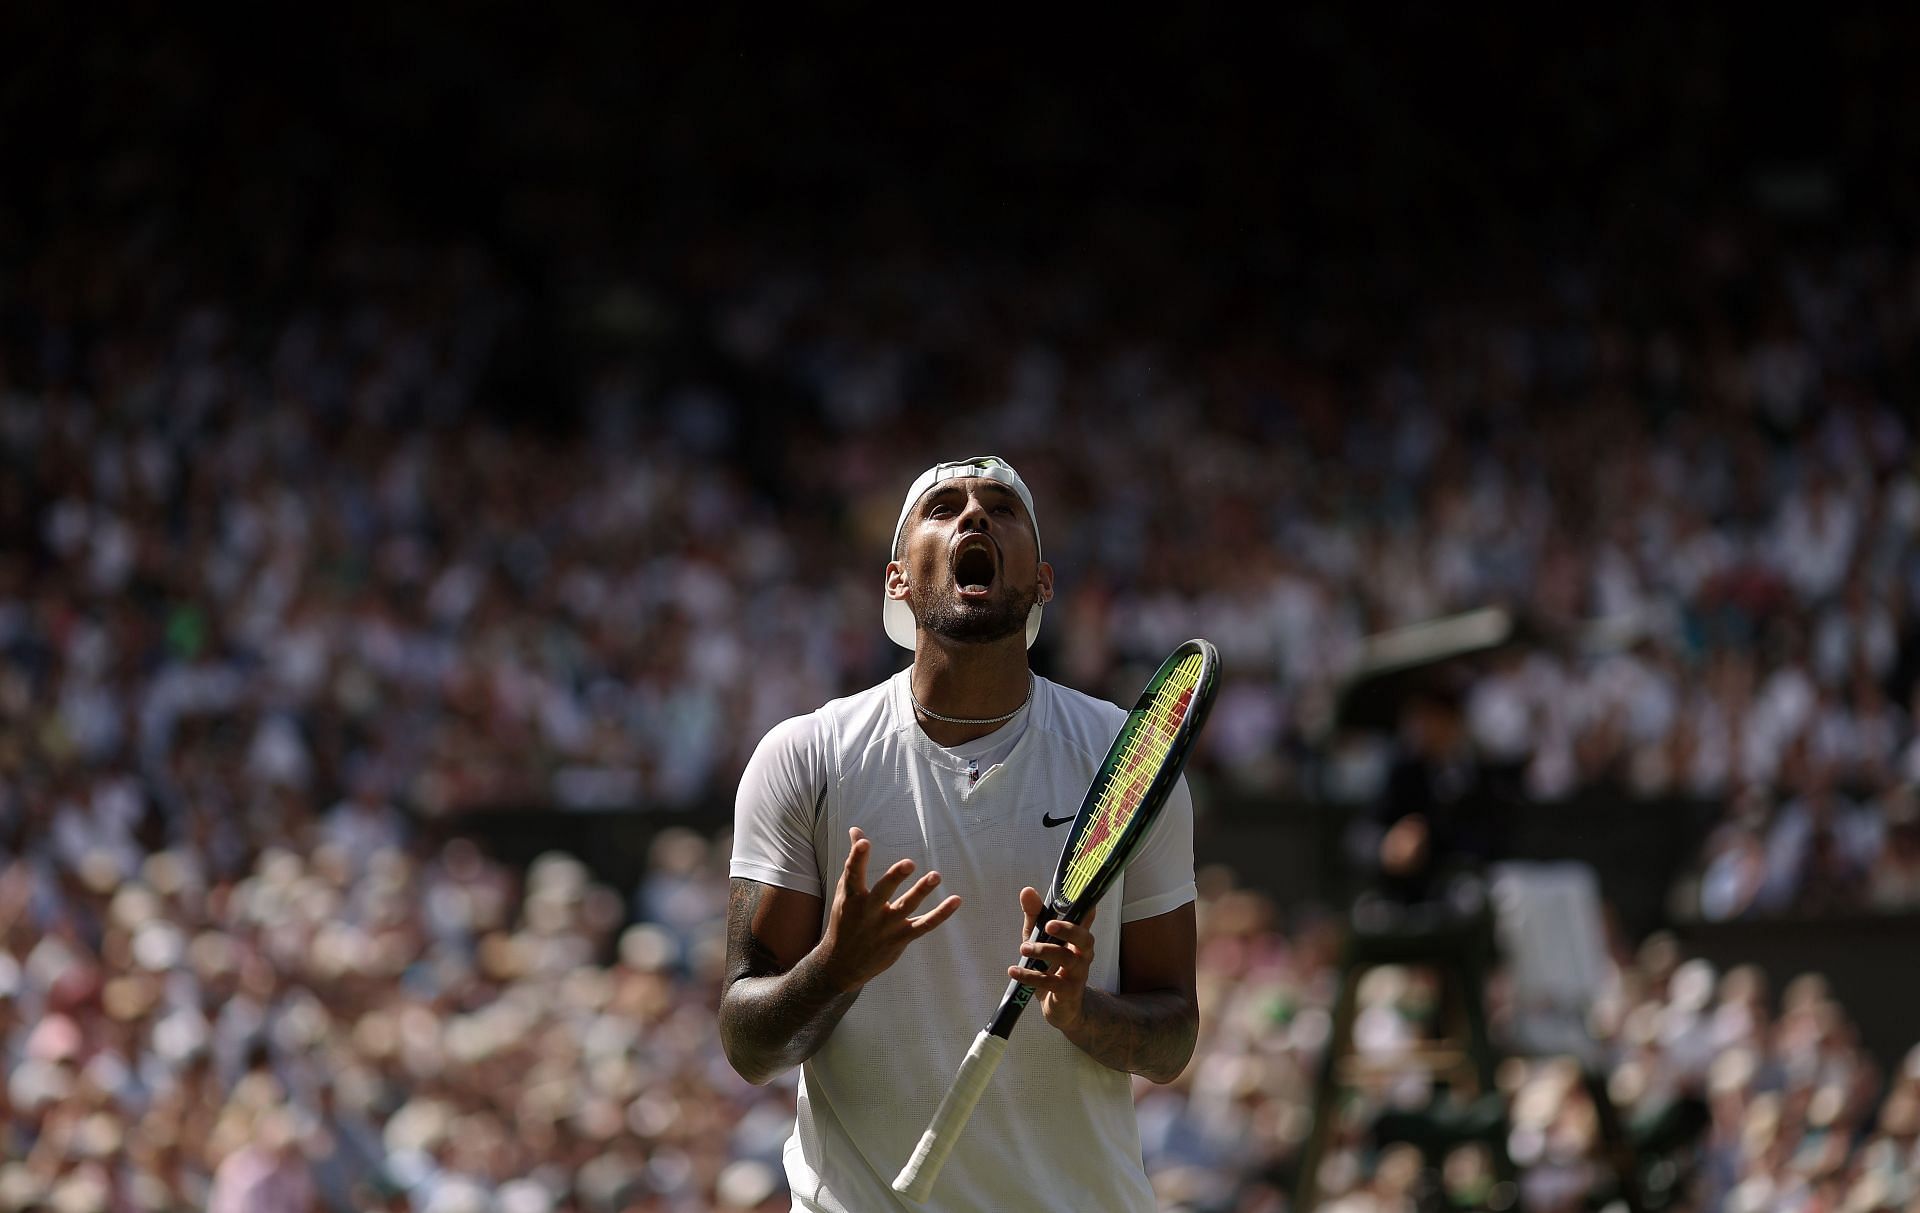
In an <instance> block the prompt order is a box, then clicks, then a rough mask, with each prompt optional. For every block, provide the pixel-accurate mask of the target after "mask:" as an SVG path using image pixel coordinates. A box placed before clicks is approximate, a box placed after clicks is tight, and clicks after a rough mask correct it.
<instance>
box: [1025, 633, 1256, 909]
mask: <svg viewBox="0 0 1920 1213" xmlns="http://www.w3.org/2000/svg"><path fill="white" fill-rule="evenodd" d="M1219 685H1220V654H1219V652H1218V651H1217V650H1216V649H1215V648H1214V647H1213V645H1212V644H1210V643H1208V642H1207V641H1205V640H1189V641H1187V642H1186V643H1185V644H1182V645H1181V646H1180V647H1179V648H1177V649H1175V650H1174V651H1173V652H1172V654H1170V655H1169V656H1168V657H1167V659H1166V660H1165V661H1164V662H1162V663H1161V664H1160V668H1159V670H1158V671H1156V672H1155V673H1154V675H1153V677H1152V678H1151V679H1149V680H1148V681H1147V686H1146V689H1145V690H1143V691H1141V692H1140V698H1139V700H1138V701H1137V702H1136V703H1135V704H1134V705H1133V710H1132V711H1131V712H1128V713H1127V719H1126V721H1125V723H1123V724H1122V725H1121V726H1120V732H1119V734H1118V735H1117V736H1115V737H1114V739H1113V745H1112V746H1110V747H1108V750H1107V756H1106V758H1105V759H1104V760H1102V762H1101V763H1100V769H1099V770H1098V771H1097V772H1095V774H1094V777H1093V780H1092V782H1091V784H1090V785H1089V786H1088V788H1087V796H1086V799H1085V800H1083V801H1082V802H1081V804H1080V811H1079V812H1078V813H1076V814H1074V818H1073V825H1072V827H1071V828H1070V829H1069V830H1068V832H1067V841H1066V845H1065V846H1064V847H1062V848H1061V851H1060V864H1059V867H1058V868H1056V869H1055V871H1054V874H1053V888H1052V890H1051V891H1050V892H1049V893H1048V894H1047V903H1048V905H1049V906H1050V907H1051V909H1052V912H1053V915H1054V916H1055V917H1056V918H1065V919H1067V920H1068V921H1070V922H1078V921H1079V920H1080V919H1081V918H1082V917H1084V916H1085V915H1086V912H1087V911H1088V910H1090V909H1092V908H1093V906H1094V905H1095V904H1096V903H1097V902H1098V901H1099V900H1100V898H1101V897H1103V896H1105V895H1106V892H1107V890H1108V889H1109V888H1111V887H1112V885H1113V881H1114V878H1115V877H1116V876H1118V875H1119V874H1120V871H1121V869H1122V868H1124V867H1126V864H1127V861H1128V860H1129V859H1131V858H1132V857H1133V852H1134V851H1135V850H1136V849H1138V847H1139V845H1140V843H1141V841H1142V840H1143V839H1144V838H1145V837H1146V833H1147V830H1148V828H1149V827H1151V826H1152V825H1153V821H1154V819H1155V818H1156V817H1158V816H1159V813H1160V809H1161V808H1162V807H1163V806H1164V805H1165V804H1166V802H1167V797H1168V796H1169V795H1171V794H1172V792H1173V785H1174V783H1175V782H1176V781H1177V780H1178V779H1179V778H1180V771H1181V768H1182V767H1184V766H1185V765H1186V761H1187V755H1188V753H1190V752H1191V751H1192V749H1193V743H1194V741H1195V739H1196V738H1198V737H1199V735H1200V728H1201V726H1202V725H1204V724H1205V723H1206V719H1207V713H1208V712H1209V711H1210V710H1211V709H1212V707H1213V697H1214V692H1215V691H1217V690H1218V689H1219Z"/></svg>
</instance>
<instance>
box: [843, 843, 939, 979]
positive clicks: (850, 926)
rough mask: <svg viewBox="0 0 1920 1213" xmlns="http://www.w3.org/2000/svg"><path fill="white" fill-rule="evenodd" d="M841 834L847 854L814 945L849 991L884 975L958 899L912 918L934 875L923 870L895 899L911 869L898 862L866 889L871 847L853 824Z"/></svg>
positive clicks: (936, 882)
mask: <svg viewBox="0 0 1920 1213" xmlns="http://www.w3.org/2000/svg"><path fill="white" fill-rule="evenodd" d="M847 834H848V836H850V837H851V838H852V839H853V846H852V847H851V848H850V849H849V850H848V851H847V862H846V866H845V867H844V868H842V869H841V871H840V883H839V885H838V886H837V887H835V889H834V891H833V905H832V907H831V908H830V909H829V910H828V911H827V925H826V929H825V930H824V931H823V932H822V933H821V936H820V946H821V948H822V949H823V955H824V957H825V959H826V964H827V969H828V972H830V973H832V974H833V976H834V978H835V980H836V981H837V982H838V983H839V984H841V985H844V986H845V987H846V988H848V989H854V988H857V987H859V986H862V985H865V984H866V983H867V982H869V981H872V980H873V979H874V978H875V977H877V976H879V975H880V974H882V973H884V972H886V971H887V970H888V969H889V968H891V967H892V965H893V962H894V961H896V960H898V959H900V954H901V953H902V952H905V951H906V950H907V945H908V944H910V943H912V942H913V941H914V940H916V939H918V938H920V937H921V936H922V935H925V934H926V933H927V932H929V931H931V930H933V929H934V928H935V927H937V926H939V925H940V924H941V923H943V922H945V921H946V920H947V919H949V918H951V917H953V913H954V911H955V910H958V909H959V908H960V899H959V898H958V897H949V898H947V899H946V900H945V901H943V902H941V903H940V904H939V905H937V906H935V907H933V909H931V910H928V911H927V912H926V913H925V914H921V915H918V916H915V914H914V911H915V910H916V909H918V908H919V906H920V903H921V902H923V901H925V900H926V899H927V895H928V894H930V893H932V892H933V890H934V889H935V888H937V887H939V884H940V873H938V872H928V873H927V874H926V875H925V876H922V877H921V878H920V879H918V880H916V881H914V882H913V884H912V885H910V886H908V888H907V890H906V891H905V892H904V893H901V894H900V895H899V896H898V897H895V896H894V893H895V891H896V890H898V889H899V888H900V886H901V885H902V884H905V883H906V880H907V878H908V877H909V876H912V875H913V869H914V867H915V864H914V862H913V860H911V859H901V860H898V861H896V862H895V863H894V865H893V866H892V867H890V868H888V869H887V870H886V871H884V872H882V873H881V874H880V879H878V880H876V881H874V882H873V885H872V887H868V885H867V858H868V856H869V855H871V854H872V852H873V843H872V842H870V841H868V839H867V836H866V835H865V834H863V833H861V832H860V827H859V826H853V827H851V828H849V829H848V830H847Z"/></svg>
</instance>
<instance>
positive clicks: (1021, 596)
mask: <svg viewBox="0 0 1920 1213" xmlns="http://www.w3.org/2000/svg"><path fill="white" fill-rule="evenodd" d="M916 597H917V595H916ZM1039 601H1040V590H1039V588H1038V587H1037V586H1036V587H1035V588H1033V589H1031V590H1026V591H1024V592H1023V591H1018V590H1016V591H1014V592H1013V593H1012V594H1010V595H1008V596H1007V597H1005V598H997V597H996V598H995V599H992V600H990V601H987V602H967V601H964V600H962V599H959V598H956V597H953V595H952V593H951V591H948V592H947V593H945V594H942V595H940V596H939V597H938V598H937V599H936V600H935V601H933V602H926V601H916V602H915V603H914V604H913V605H914V613H915V615H916V616H917V617H918V618H919V620H920V626H921V627H923V628H925V629H927V630H928V631H929V632H932V633H933V634H934V635H936V636H940V637H944V638H945V639H947V640H952V641H957V642H959V643H961V644H987V643H989V642H991V641H995V640H1004V639H1006V638H1007V637H1008V636H1011V635H1013V634H1014V633H1015V632H1016V631H1019V632H1024V631H1025V630H1026V626H1027V616H1028V615H1029V614H1031V613H1032V611H1033V606H1034V604H1035V603H1036V602H1039Z"/></svg>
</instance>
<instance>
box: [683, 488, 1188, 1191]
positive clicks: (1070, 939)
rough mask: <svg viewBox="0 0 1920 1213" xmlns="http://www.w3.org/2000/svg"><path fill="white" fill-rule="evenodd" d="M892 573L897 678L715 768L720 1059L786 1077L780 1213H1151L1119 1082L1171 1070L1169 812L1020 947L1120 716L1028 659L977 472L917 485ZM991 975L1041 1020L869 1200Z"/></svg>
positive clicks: (935, 1086)
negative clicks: (724, 799)
mask: <svg viewBox="0 0 1920 1213" xmlns="http://www.w3.org/2000/svg"><path fill="white" fill-rule="evenodd" d="M892 556H893V558H892V560H891V561H889V562H888V564H887V570H886V590H885V602H884V620H885V624H886V629H887V635H888V636H890V637H892V638H893V640H894V641H895V642H896V643H898V644H900V645H902V646H904V647H906V648H909V649H912V650H913V654H914V658H913V664H912V665H911V666H909V667H907V668H906V669H905V670H902V671H901V672H900V673H899V674H896V675H894V676H893V677H892V678H890V679H888V680H887V681H886V682H883V683H881V684H880V685H879V686H876V687H873V688H871V689H869V690H866V691H863V692H860V693H859V694H856V695H853V696H850V697H848V698H846V699H838V700H834V701H833V702H831V703H829V704H827V705H825V706H824V707H822V708H820V709H819V710H817V711H815V712H813V713H811V714H809V715H806V716H799V717H795V718H794V719H792V720H788V721H785V722H783V723H781V724H779V725H777V726H775V727H774V728H773V730H772V731H770V732H769V733H768V734H767V736H766V737H765V738H764V739H763V740H762V741H761V743H760V745H759V748H758V749H757V750H756V751H755V753H754V756H753V758H752V759H751V760H750V761H749V762H748V764H747V769H746V771H745V773H744V774H743V775H742V777H741V781H740V792H739V798H738V801H737V804H736V808H735V832H734V851H733V859H732V864H731V869H730V874H731V876H732V899H731V905H730V908H729V911H728V922H727V975H726V979H725V984H724V988H723V991H722V994H721V999H720V1035H721V1040H722V1041H723V1043H724V1044H725V1047H726V1051H727V1057H728V1059H729V1060H730V1061H731V1062H732V1063H733V1066H734V1068H735V1069H736V1070H738V1071H739V1072H740V1074H741V1075H742V1076H744V1077H745V1078H746V1079H747V1080H748V1081H750V1082H754V1083H764V1082H767V1081H769V1080H770V1079H772V1078H774V1077H776V1076H777V1075H779V1074H782V1073H784V1072H785V1071H786V1070H788V1069H789V1068H791V1067H793V1066H796V1065H797V1066H800V1067H801V1076H800V1087H799V1114H798V1117H797V1122H796V1124H795V1126H794V1132H793V1136H792V1137H791V1138H789V1139H788V1141H787V1145H786V1151H785V1155H786V1170H787V1180H788V1183H789V1185H790V1186H791V1188H792V1193H793V1200H794V1207H795V1208H798V1209H804V1210H831V1211H833V1213H872V1211H874V1210H888V1209H917V1208H927V1209H936V1210H953V1211H959V1210H977V1211H979V1213H1006V1211H1007V1210H1012V1209H1081V1210H1101V1211H1102V1213H1108V1211H1122V1210H1141V1211H1146V1210H1152V1209H1153V1208H1155V1205H1156V1202H1155V1199H1154V1194H1153V1190H1152V1188H1151V1187H1150V1186H1149V1184H1148V1182H1147V1176H1146V1172H1145V1168H1144V1167H1143V1165H1142V1162H1141V1156H1140V1135H1139V1129H1138V1127H1137V1126H1136V1124H1135V1121H1134V1114H1133V1097H1132V1090H1131V1080H1130V1075H1133V1074H1140V1075H1144V1076H1145V1077H1147V1078H1149V1079H1151V1080H1153V1081H1155V1082H1169V1081H1171V1080H1172V1079H1173V1078H1174V1077H1175V1076H1176V1075H1178V1074H1179V1073H1180V1071H1181V1069H1182V1068H1184V1067H1185V1066H1186V1064H1187V1060H1188V1059H1189V1057H1191V1056H1192V1053H1193V1045H1194V1036H1195V1032H1196V1030H1197V1027H1198V1023H1199V1011H1198V1007H1197V1004H1196V999H1195V994H1194V949H1195V943H1194V905H1193V903H1194V880H1193V804H1192V800H1191V799H1190V798H1189V796H1188V793H1187V789H1186V787H1185V784H1184V782H1183V783H1182V784H1181V785H1179V786H1177V787H1176V788H1175V789H1174V793H1173V798H1172V799H1171V800H1170V802H1169V803H1168V805H1167V808H1166V810H1165V811H1164V812H1163V813H1162V815H1161V817H1160V819H1159V820H1158V821H1157V822H1155V823H1154V826H1153V827H1152V830H1151V832H1150V833H1149V835H1148V837H1147V840H1146V842H1145V843H1144V845H1143V846H1142V847H1141V849H1140V852H1139V854H1138V855H1137V857H1136V858H1135V859H1134V861H1133V863H1132V864H1131V866H1129V867H1128V868H1127V870H1126V872H1125V874H1124V875H1123V877H1122V878H1121V879H1120V881H1118V882H1116V883H1115V885H1114V887H1113V889H1112V890H1111V891H1110V892H1109V893H1108V894H1107V896H1106V898H1105V899H1103V900H1102V901H1101V903H1100V905H1099V907H1098V908H1097V909H1096V910H1095V912H1094V913H1093V914H1092V915H1090V916H1088V917H1087V918H1086V919H1085V920H1084V921H1083V922H1082V923H1080V924H1078V925H1069V924H1066V923H1058V924H1056V925H1055V926H1054V927H1053V928H1052V933H1053V936H1054V938H1053V940H1052V942H1050V943H1042V944H1026V943H1024V942H1023V941H1024V940H1025V939H1026V938H1027V936H1028V935H1029V934H1030V933H1031V931H1032V928H1033V924H1034V920H1035V918H1036V916H1037V915H1038V914H1039V912H1040V909H1041V905H1042V900H1041V896H1040V894H1039V893H1038V892H1037V891H1036V889H1035V886H1036V885H1043V884H1045V883H1046V880H1047V878H1048V876H1049V875H1050V874H1051V873H1052V871H1053V868H1054V864H1055V863H1056V861H1057V860H1058V858H1059V855H1060V849H1061V844H1062V843H1063V842H1064V841H1065V832H1066V826H1067V823H1068V822H1069V821H1070V820H1071V819H1072V817H1073V815H1074V812H1075V810H1076V809H1078V808H1079V806H1080V803H1081V801H1082V799H1083V798H1084V797H1085V795H1086V792H1087V785H1088V783H1089V782H1090V781H1091V780H1092V778H1093V775H1094V773H1095V771H1096V770H1097V769H1098V768H1099V766H1100V763H1101V760H1102V759H1103V758H1104V757H1105V756H1106V752H1107V747H1108V744H1109V743H1110V742H1111V741H1112V740H1113V738H1114V735H1115V734H1116V733H1118V732H1119V730H1120V726H1121V723H1122V722H1123V721H1124V720H1125V718H1126V713H1125V712H1124V711H1122V710H1121V709H1119V708H1117V707H1115V706H1114V705H1112V704H1109V703H1103V702H1101V701H1099V700H1096V699H1093V698H1090V697H1088V696H1086V695H1082V694H1080V693H1078V692H1076V691H1072V690H1069V689H1067V688H1065V687H1062V686H1059V685H1057V684H1055V683H1053V682H1050V681H1048V680H1047V679H1044V678H1040V677H1037V676H1035V675H1034V674H1033V673H1032V671H1031V670H1030V669H1029V668H1028V664H1027V649H1028V646H1030V645H1031V644H1032V643H1033V639H1034V637H1035V636H1036V635H1038V634H1039V630H1040V618H1041V613H1042V610H1043V608H1044V607H1045V605H1046V603H1047V602H1048V601H1049V600H1050V599H1051V598H1052V597H1053V569H1052V568H1051V567H1050V566H1049V565H1047V564H1046V563H1045V562H1044V561H1043V560H1041V557H1040V534H1039V528H1038V526H1037V524H1036V523H1035V520H1034V510H1033V497H1032V495H1031V494H1030V493H1029V492H1028V490H1027V486H1026V484H1025V483H1024V482H1023V481H1022V480H1021V479H1020V476H1019V474H1018V473H1017V472H1015V471H1014V469H1013V468H1012V467H1011V466H1009V465H1008V464H1007V463H1006V462H1005V461H1004V460H1001V459H998V458H996V457H992V456H983V457H980V458H976V459H964V460H960V461H958V462H955V463H942V464H939V465H936V466H934V467H932V468H929V469H927V471H926V472H924V473H922V474H921V476H920V477H919V479H917V480H915V481H914V483H913V486H912V487H911V488H909V489H908V490H907V495H906V501H905V503H904V504H903V505H902V506H901V508H900V520H899V522H898V524H897V525H896V527H895V529H894V542H893V551H892ZM1021 919H1023V920H1024V922H1023V923H1022V922H1020V921H1019V920H1021ZM1016 927H1018V928H1019V929H1018V930H1016ZM1023 955H1025V956H1034V955H1037V956H1039V957H1040V958H1041V959H1043V960H1045V961H1047V962H1048V963H1049V964H1051V965H1052V966H1053V972H1052V973H1051V974H1050V975H1046V976H1041V975H1038V974H1035V973H1032V972H1030V971H1025V970H1016V968H1015V965H1016V962H1017V959H1018V957H1019V956H1023ZM1016 972H1019V973H1022V974H1024V979H1025V980H1027V981H1028V982H1029V983H1030V984H1031V985H1033V986H1034V987H1035V990H1036V993H1035V999H1034V1001H1035V1002H1036V1003H1037V1004H1038V1005H1039V1007H1040V1010H1041V1013H1042V1015H1043V1016H1044V1018H1045V1020H1046V1024H1047V1025H1049V1026H1047V1027H1044V1028H1042V1027H1041V1026H1040V1025H1033V1028H1032V1029H1029V1030H1026V1031H1021V1032H1016V1033H1014V1034H1013V1037H1012V1040H1011V1041H1010V1043H1009V1045H1008V1048H1007V1053H1006V1057H1005V1059H1004V1061H1003V1062H1002V1064H1001V1066H1000V1069H999V1072H998V1073H997V1074H996V1075H995V1076H994V1079H993V1082H992V1084H991V1085H990V1086H989V1088H988V1090H987V1092H986V1094H985V1095H984V1096H983V1097H982V1098H981V1101H980V1104H979V1106H978V1108H977V1109H976V1110H975V1112H974V1115H973V1119H972V1120H971V1121H970V1122H969V1123H968V1125H967V1127H966V1130H965V1132H964V1134H963V1135H962V1137H961V1139H960V1141H959V1144H958V1145H957V1146H956V1147H955V1149H954V1152H953V1155H952V1157H951V1158H950V1159H949V1160H948V1161H947V1164H946V1169H945V1171H944V1172H943V1173H942V1176H941V1179H940V1182H939V1184H938V1186H937V1187H936V1188H935V1190H934V1192H933V1195H932V1198H931V1199H930V1200H929V1202H928V1203H927V1204H926V1205H924V1206H915V1205H912V1204H910V1203H907V1202H905V1201H904V1200H903V1198H901V1197H899V1196H897V1195H896V1194H895V1193H894V1191H893V1190H892V1188H891V1187H890V1186H889V1184H890V1181H891V1179H892V1177H893V1176H894V1174H895V1173H896V1172H897V1171H898V1170H899V1168H900V1165H901V1163H902V1162H904V1161H905V1160H906V1158H907V1156H908V1155H909V1154H910V1153H911V1152H912V1149H913V1147H914V1144H915V1142H916V1141H917V1140H918V1138H919V1135H920V1132H921V1130H922V1129H924V1128H925V1126H926V1125H927V1123H928V1121H929V1119H930V1118H931V1117H932V1115H933V1112H934V1109H935V1107H936V1106H937V1105H938V1103H939V1100H940V1096H941V1094H942V1093H943V1092H944V1091H945V1090H946V1088H947V1085H948V1083H949V1082H950V1081H951V1079H952V1077H953V1074H954V1071H955V1069H956V1067H957V1066H958V1065H959V1064H960V1060H961V1058H962V1057H963V1056H964V1055H965V1053H966V1051H967V1047H968V1045H969V1043H970V1042H971V1041H972V1039H973V1037H974V1034H975V1032H976V1031H977V1030H978V1028H979V1021H980V1019H981V1017H982V1015H983V1014H985V1013H986V1012H988V1011H991V1010H992V1009H993V1006H994V1005H995V1003H997V1002H998V1000H999V998H1000V996H1001V994H1002V993H1003V992H1004V990H1005V987H1006V983H1007V980H1008V978H1009V977H1012V976H1014V975H1016Z"/></svg>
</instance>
